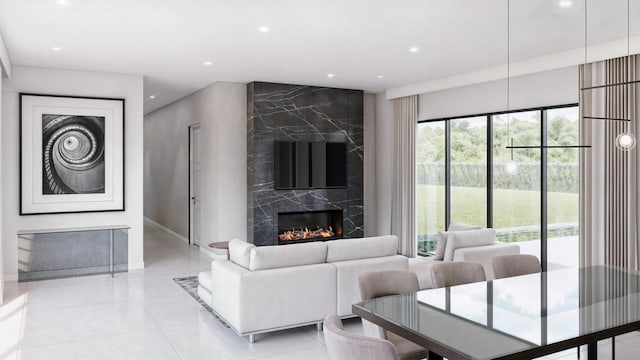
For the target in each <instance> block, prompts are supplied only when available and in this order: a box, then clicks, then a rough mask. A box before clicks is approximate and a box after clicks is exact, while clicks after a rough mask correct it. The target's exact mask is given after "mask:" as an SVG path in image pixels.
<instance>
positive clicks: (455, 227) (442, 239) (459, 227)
mask: <svg viewBox="0 0 640 360" xmlns="http://www.w3.org/2000/svg"><path fill="white" fill-rule="evenodd" d="M478 229H482V228H481V227H480V226H477V225H469V224H456V223H451V225H449V231H466V230H478ZM448 234H449V232H447V231H440V232H439V233H438V245H437V246H436V254H435V255H434V257H433V259H434V260H443V259H444V252H445V250H446V248H447V235H448Z"/></svg>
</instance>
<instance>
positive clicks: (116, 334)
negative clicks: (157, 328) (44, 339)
mask: <svg viewBox="0 0 640 360" xmlns="http://www.w3.org/2000/svg"><path fill="white" fill-rule="evenodd" d="M146 330H149V329H137V330H132V331H124V332H119V333H114V334H109V335H97V336H90V337H86V338H79V339H73V340H65V341H60V342H55V343H51V344H44V345H34V346H29V347H27V348H25V349H22V347H20V348H19V350H31V349H37V348H43V347H48V346H57V345H66V344H73V343H77V342H85V341H90V340H97V339H104V338H110V337H115V336H121V335H127V334H134V333H137V332H141V331H146Z"/></svg>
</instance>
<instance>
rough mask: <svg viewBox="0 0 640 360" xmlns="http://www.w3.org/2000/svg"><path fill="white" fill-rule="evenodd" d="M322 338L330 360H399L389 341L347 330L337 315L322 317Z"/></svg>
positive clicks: (394, 348)
mask: <svg viewBox="0 0 640 360" xmlns="http://www.w3.org/2000/svg"><path fill="white" fill-rule="evenodd" d="M324 339H325V342H326V344H327V350H328V352H329V357H330V358H331V359H332V360H360V359H367V360H369V359H370V360H400V356H399V355H398V351H397V350H396V347H395V346H394V345H393V344H392V343H391V342H390V341H388V340H384V339H376V338H372V337H369V336H364V335H358V334H353V333H350V332H347V331H345V330H344V328H343V327H342V321H340V318H339V317H338V316H337V315H329V316H327V317H326V318H325V319H324Z"/></svg>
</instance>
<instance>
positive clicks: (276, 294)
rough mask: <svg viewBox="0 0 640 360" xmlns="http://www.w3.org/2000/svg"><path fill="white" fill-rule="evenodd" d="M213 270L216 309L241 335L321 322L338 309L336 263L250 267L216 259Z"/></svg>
mask: <svg viewBox="0 0 640 360" xmlns="http://www.w3.org/2000/svg"><path fill="white" fill-rule="evenodd" d="M211 271H212V276H211V287H212V294H211V307H212V308H213V310H215V311H216V312H217V313H218V314H219V315H220V316H222V317H223V318H224V320H226V321H227V322H228V324H229V325H230V326H232V327H233V328H234V329H235V330H236V331H237V332H239V333H240V334H247V333H254V332H264V331H269V330H275V329H278V328H285V327H291V326H294V325H302V324H308V323H312V322H318V321H322V320H323V319H324V318H325V317H326V316H327V315H329V314H332V313H335V312H336V304H335V298H336V269H335V267H334V266H332V265H330V264H314V265H305V266H295V267H288V268H277V269H268V270H259V271H249V270H247V269H245V268H242V267H240V266H238V265H235V264H233V263H231V262H229V261H214V263H213V264H212V265H211Z"/></svg>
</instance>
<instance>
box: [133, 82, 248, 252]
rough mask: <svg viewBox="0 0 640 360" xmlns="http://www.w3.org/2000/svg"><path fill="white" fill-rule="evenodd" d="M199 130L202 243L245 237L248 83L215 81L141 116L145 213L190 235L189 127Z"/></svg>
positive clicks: (170, 227)
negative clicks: (197, 127) (194, 126)
mask: <svg viewBox="0 0 640 360" xmlns="http://www.w3.org/2000/svg"><path fill="white" fill-rule="evenodd" d="M196 124H199V125H200V129H201V131H202V133H201V141H202V147H201V153H202V156H201V158H202V162H201V176H202V179H201V184H202V187H201V189H200V203H201V221H202V228H201V241H202V245H206V244H207V243H210V242H215V241H228V240H231V239H233V238H239V239H242V240H245V239H246V229H247V227H246V223H247V207H246V205H247V200H246V198H247V193H246V185H245V181H246V180H245V179H246V177H247V175H246V171H247V167H246V161H247V142H246V141H247V130H246V129H247V86H246V85H245V84H237V83H225V82H218V83H215V84H213V85H210V86H208V87H206V88H204V89H202V90H199V91H197V92H195V93H193V94H191V95H189V96H186V97H184V98H182V99H180V100H178V101H176V102H174V103H172V104H169V105H167V106H165V107H163V108H160V109H158V110H156V111H154V112H151V113H149V114H147V115H145V117H144V142H145V144H144V215H145V216H146V217H147V218H149V219H151V220H153V221H154V222H156V223H158V224H160V225H162V226H163V227H165V228H167V229H169V230H171V231H173V232H175V233H177V234H179V235H181V236H183V237H184V238H185V239H186V238H188V236H189V201H190V200H189V126H190V125H196Z"/></svg>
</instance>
